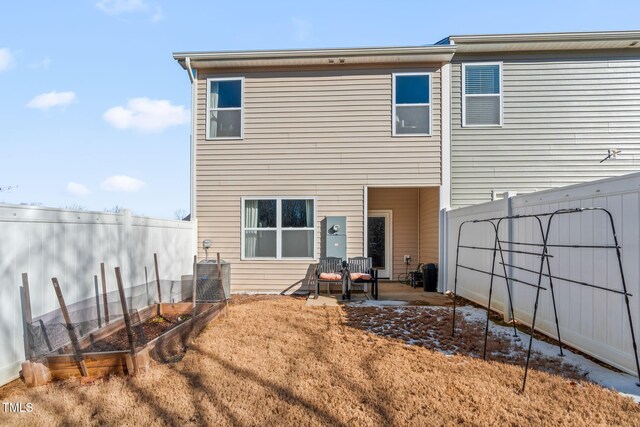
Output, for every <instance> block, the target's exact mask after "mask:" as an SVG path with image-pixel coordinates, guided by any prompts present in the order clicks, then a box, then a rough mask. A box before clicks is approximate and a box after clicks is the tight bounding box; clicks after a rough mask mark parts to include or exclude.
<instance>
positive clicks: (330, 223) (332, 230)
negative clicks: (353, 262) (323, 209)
mask: <svg viewBox="0 0 640 427" xmlns="http://www.w3.org/2000/svg"><path fill="white" fill-rule="evenodd" d="M325 230H326V231H325V251H324V252H325V253H324V256H327V257H329V256H332V257H337V258H342V260H343V261H346V260H347V217H346V216H328V217H326V227H325Z"/></svg>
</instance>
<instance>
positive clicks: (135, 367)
mask: <svg viewBox="0 0 640 427" xmlns="http://www.w3.org/2000/svg"><path fill="white" fill-rule="evenodd" d="M115 270H116V282H117V283H118V293H119V294H120V304H121V305H122V314H123V316H124V325H125V327H126V329H127V338H128V340H129V349H130V351H131V359H132V360H133V373H134V374H136V373H138V360H137V358H136V342H135V339H134V338H133V329H132V328H131V317H129V309H128V308H127V298H126V297H125V295H124V286H123V284H122V275H121V274H120V267H116V268H115Z"/></svg>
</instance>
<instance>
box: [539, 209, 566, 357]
mask: <svg viewBox="0 0 640 427" xmlns="http://www.w3.org/2000/svg"><path fill="white" fill-rule="evenodd" d="M535 218H536V219H537V220H538V225H539V226H540V235H541V237H542V244H543V253H544V254H545V255H549V253H548V246H547V244H548V243H549V242H548V239H549V229H550V228H551V220H552V219H553V215H552V216H551V217H550V218H549V222H548V223H547V232H546V233H545V232H544V230H543V227H542V220H541V219H540V217H538V216H536V217H535ZM545 258H546V264H547V274H548V277H549V288H550V289H551V303H552V305H553V316H554V318H555V321H556V333H557V335H558V347H560V354H558V356H560V357H564V353H563V351H562V338H561V337H560V322H559V321H558V310H557V308H556V293H555V291H554V289H553V279H552V278H551V264H550V263H549V257H548V256H545Z"/></svg>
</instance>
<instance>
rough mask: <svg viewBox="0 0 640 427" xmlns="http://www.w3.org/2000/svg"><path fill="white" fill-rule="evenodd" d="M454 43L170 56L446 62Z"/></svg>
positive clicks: (212, 60) (228, 63) (304, 62)
mask: <svg viewBox="0 0 640 427" xmlns="http://www.w3.org/2000/svg"><path fill="white" fill-rule="evenodd" d="M455 50H456V46H451V45H440V46H434V45H429V46H407V47H367V48H347V49H293V50H257V51H227V52H176V53H174V54H173V58H174V59H175V60H177V61H178V62H179V63H180V65H181V66H182V67H183V68H184V69H187V64H186V61H187V58H189V62H190V64H191V65H190V66H191V67H192V68H229V67H269V66H285V67H292V66H309V65H315V66H317V65H324V66H327V65H329V66H330V65H337V66H339V65H354V64H401V63H421V62H434V63H442V62H449V61H450V60H451V58H452V57H453V54H454V53H455Z"/></svg>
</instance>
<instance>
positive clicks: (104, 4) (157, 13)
mask: <svg viewBox="0 0 640 427" xmlns="http://www.w3.org/2000/svg"><path fill="white" fill-rule="evenodd" d="M96 7H97V8H98V9H100V10H101V11H102V12H104V13H106V14H107V15H111V16H117V15H123V14H130V13H144V14H147V15H148V16H149V20H150V21H151V22H154V23H155V22H160V21H162V20H163V19H164V13H163V11H162V7H160V5H158V4H156V3H155V2H147V1H145V0H100V1H99V2H98V3H96Z"/></svg>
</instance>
